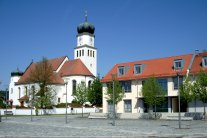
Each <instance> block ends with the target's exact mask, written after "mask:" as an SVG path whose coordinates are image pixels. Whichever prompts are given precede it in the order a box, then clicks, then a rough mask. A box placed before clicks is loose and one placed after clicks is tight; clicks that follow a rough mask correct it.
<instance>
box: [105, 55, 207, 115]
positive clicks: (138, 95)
mask: <svg viewBox="0 0 207 138" xmlns="http://www.w3.org/2000/svg"><path fill="white" fill-rule="evenodd" d="M180 69H181V70H180ZM178 70H179V72H177V71H178ZM201 70H204V71H205V72H207V52H204V53H199V52H198V51H195V53H194V54H187V55H179V56H171V57H166V58H156V59H150V60H141V61H135V62H127V63H119V64H116V65H114V66H113V68H112V69H111V70H110V71H109V72H108V73H107V74H106V76H105V77H104V78H103V79H102V80H101V81H102V83H103V112H104V113H108V112H112V111H113V106H112V103H108V101H107V99H106V97H107V95H106V92H107V83H108V82H111V81H112V75H114V74H115V75H116V79H117V80H118V81H120V83H121V86H122V88H123V92H124V98H123V100H122V101H120V102H119V103H118V104H117V106H116V110H117V112H118V113H143V112H147V105H146V104H145V103H144V97H143V96H142V91H141V90H142V85H143V83H144V82H145V80H146V79H147V78H150V77H152V76H154V77H155V78H156V79H157V80H158V83H159V84H160V85H161V86H162V87H163V89H164V91H165V92H166V97H165V102H164V104H163V105H161V107H159V109H158V108H157V109H158V111H160V112H170V113H173V112H178V77H177V73H179V78H180V83H182V82H183V80H184V79H185V78H184V77H185V75H189V77H190V80H191V81H194V80H195V76H196V74H198V73H199V72H200V71H201ZM187 107H188V109H187ZM195 108H197V109H196V110H197V112H203V104H202V102H201V101H197V103H196V105H195V104H194V103H190V104H189V106H187V105H185V104H182V103H181V112H185V111H187V110H188V111H191V112H194V110H195Z"/></svg>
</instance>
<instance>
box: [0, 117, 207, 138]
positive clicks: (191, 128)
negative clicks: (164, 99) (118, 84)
mask: <svg viewBox="0 0 207 138" xmlns="http://www.w3.org/2000/svg"><path fill="white" fill-rule="evenodd" d="M111 122H112V120H109V119H88V118H86V117H84V118H81V116H80V115H68V124H66V123H65V116H64V115H62V116H34V117H33V121H32V122H31V120H30V117H29V116H26V117H25V116H18V117H15V116H14V117H8V118H7V120H6V119H5V117H3V118H2V122H0V137H179V138H180V137H207V121H182V122H181V123H182V128H183V129H178V121H166V120H116V126H112V125H111Z"/></svg>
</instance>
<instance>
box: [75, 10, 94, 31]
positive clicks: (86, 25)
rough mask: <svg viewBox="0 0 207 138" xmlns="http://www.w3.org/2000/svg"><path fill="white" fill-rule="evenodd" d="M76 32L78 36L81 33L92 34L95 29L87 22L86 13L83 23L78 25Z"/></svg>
mask: <svg viewBox="0 0 207 138" xmlns="http://www.w3.org/2000/svg"><path fill="white" fill-rule="evenodd" d="M77 31H78V34H81V33H90V34H94V31H95V27H94V25H93V24H91V23H89V22H88V21H87V12H86V15H85V22H83V23H81V24H79V25H78V27H77Z"/></svg>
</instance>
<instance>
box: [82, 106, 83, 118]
mask: <svg viewBox="0 0 207 138" xmlns="http://www.w3.org/2000/svg"><path fill="white" fill-rule="evenodd" d="M82 117H83V106H82Z"/></svg>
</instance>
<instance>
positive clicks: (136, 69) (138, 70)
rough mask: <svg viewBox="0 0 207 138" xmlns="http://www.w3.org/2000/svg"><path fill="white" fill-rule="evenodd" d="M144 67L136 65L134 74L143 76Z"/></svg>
mask: <svg viewBox="0 0 207 138" xmlns="http://www.w3.org/2000/svg"><path fill="white" fill-rule="evenodd" d="M142 70H143V68H142V65H141V64H135V65H134V74H141V73H142Z"/></svg>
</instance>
